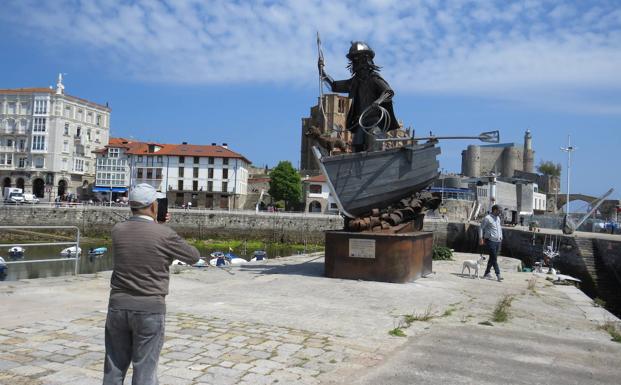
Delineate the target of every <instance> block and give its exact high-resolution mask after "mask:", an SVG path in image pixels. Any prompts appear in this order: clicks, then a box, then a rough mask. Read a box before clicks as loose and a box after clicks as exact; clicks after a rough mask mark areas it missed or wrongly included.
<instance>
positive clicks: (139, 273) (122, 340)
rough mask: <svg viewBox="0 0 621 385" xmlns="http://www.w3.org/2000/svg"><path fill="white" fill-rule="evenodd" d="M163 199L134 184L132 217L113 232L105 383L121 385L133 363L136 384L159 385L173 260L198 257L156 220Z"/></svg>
mask: <svg viewBox="0 0 621 385" xmlns="http://www.w3.org/2000/svg"><path fill="white" fill-rule="evenodd" d="M163 197H164V195H163V194H161V193H158V192H157V191H155V189H154V188H153V187H152V186H151V185H148V184H146V183H143V184H139V185H137V186H135V187H134V188H133V189H132V190H131V192H130V194H129V206H130V208H131V211H132V216H131V217H130V218H129V219H128V220H127V221H125V222H121V223H118V224H116V225H115V226H114V228H113V229H112V245H113V248H114V268H113V271H112V278H111V279H110V288H111V290H110V300H109V304H108V316H107V319H106V334H105V344H106V357H105V362H104V378H103V384H104V385H122V384H123V381H124V380H125V375H126V373H127V369H128V368H129V365H130V363H131V364H132V365H133V369H134V372H133V377H132V378H133V379H132V384H133V385H151V384H157V383H158V381H157V363H158V360H159V355H160V351H161V349H162V345H163V344H164V318H165V314H166V303H165V297H166V295H167V294H168V281H169V267H170V264H171V263H172V261H173V259H175V258H176V259H179V260H181V261H183V262H186V263H188V264H194V263H196V262H197V261H198V259H199V252H198V250H197V249H196V248H195V247H193V246H190V245H189V244H188V243H187V242H186V241H184V240H183V239H182V238H181V237H180V236H179V235H178V234H177V233H176V232H174V231H173V230H172V229H170V228H169V227H167V226H164V225H162V224H160V223H158V222H157V212H158V202H157V199H159V198H163Z"/></svg>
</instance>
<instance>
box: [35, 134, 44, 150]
mask: <svg viewBox="0 0 621 385" xmlns="http://www.w3.org/2000/svg"><path fill="white" fill-rule="evenodd" d="M32 149H33V150H45V136H40V135H35V136H33V137H32Z"/></svg>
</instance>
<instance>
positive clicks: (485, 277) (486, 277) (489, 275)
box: [483, 273, 492, 279]
mask: <svg viewBox="0 0 621 385" xmlns="http://www.w3.org/2000/svg"><path fill="white" fill-rule="evenodd" d="M483 279H492V275H491V274H490V273H487V274H485V275H484V276H483Z"/></svg>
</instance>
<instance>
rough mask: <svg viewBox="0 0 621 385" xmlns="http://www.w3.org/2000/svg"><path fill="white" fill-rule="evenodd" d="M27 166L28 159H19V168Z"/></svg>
mask: <svg viewBox="0 0 621 385" xmlns="http://www.w3.org/2000/svg"><path fill="white" fill-rule="evenodd" d="M25 166H26V158H19V162H18V164H17V167H25Z"/></svg>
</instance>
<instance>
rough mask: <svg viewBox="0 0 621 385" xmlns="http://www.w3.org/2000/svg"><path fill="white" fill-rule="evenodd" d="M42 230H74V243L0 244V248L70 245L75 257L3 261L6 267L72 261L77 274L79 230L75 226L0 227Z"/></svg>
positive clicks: (2, 228)
mask: <svg viewBox="0 0 621 385" xmlns="http://www.w3.org/2000/svg"><path fill="white" fill-rule="evenodd" d="M33 229H35V230H43V229H46V230H47V229H53V230H58V229H65V230H75V231H76V236H75V242H36V243H2V244H0V248H4V247H9V248H11V247H16V246H17V247H27V246H28V247H31V246H32V247H36V246H66V245H72V246H75V251H76V253H75V257H73V258H72V257H71V253H70V254H69V256H68V257H66V258H53V259H33V260H22V261H5V264H6V265H18V264H24V263H41V262H59V261H74V262H75V267H74V274H75V275H78V274H79V267H80V265H79V262H80V229H79V228H78V227H77V226H0V231H1V230H33Z"/></svg>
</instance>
